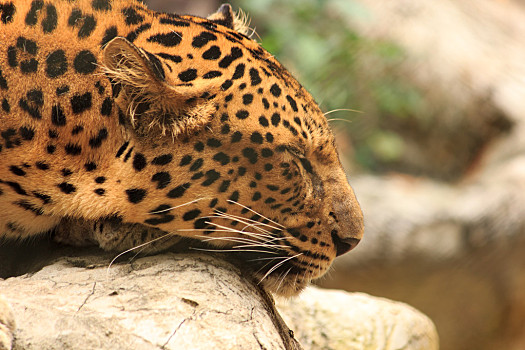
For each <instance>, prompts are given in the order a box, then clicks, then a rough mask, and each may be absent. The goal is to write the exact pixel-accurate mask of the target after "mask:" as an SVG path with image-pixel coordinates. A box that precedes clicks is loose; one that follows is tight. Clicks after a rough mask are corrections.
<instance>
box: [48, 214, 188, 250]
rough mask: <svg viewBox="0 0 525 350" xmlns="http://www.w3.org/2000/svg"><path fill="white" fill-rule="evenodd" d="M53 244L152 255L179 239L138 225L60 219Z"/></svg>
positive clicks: (113, 220)
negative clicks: (133, 250)
mask: <svg viewBox="0 0 525 350" xmlns="http://www.w3.org/2000/svg"><path fill="white" fill-rule="evenodd" d="M54 239H55V241H57V242H59V243H65V244H70V245H74V246H86V245H98V246H99V247H100V248H102V249H104V250H107V251H118V252H123V251H126V250H130V249H136V252H137V253H141V254H152V253H156V252H159V251H162V250H165V249H168V248H170V247H172V246H173V245H175V244H177V243H178V242H179V241H180V240H181V238H180V237H179V236H177V235H172V234H169V233H167V232H165V231H162V230H159V229H156V228H151V227H147V226H143V225H140V224H125V223H121V222H120V220H118V219H113V218H109V219H105V220H99V221H91V220H82V219H62V221H61V222H60V224H59V225H58V226H57V227H56V228H55V237H54Z"/></svg>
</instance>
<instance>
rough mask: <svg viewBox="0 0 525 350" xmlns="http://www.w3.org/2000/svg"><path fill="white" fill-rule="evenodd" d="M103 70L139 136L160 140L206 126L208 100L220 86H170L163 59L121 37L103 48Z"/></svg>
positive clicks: (210, 108)
mask: <svg viewBox="0 0 525 350" xmlns="http://www.w3.org/2000/svg"><path fill="white" fill-rule="evenodd" d="M103 63H104V65H103V70H104V72H105V74H106V75H107V76H108V77H109V78H110V80H111V82H112V84H113V86H114V95H117V94H118V97H116V100H117V103H118V104H119V106H120V107H121V108H123V109H124V110H125V111H126V114H127V116H128V117H129V118H130V121H131V125H132V126H133V127H134V129H135V131H137V133H138V134H139V135H143V136H146V135H147V136H163V135H166V134H171V135H172V136H173V137H177V136H179V135H181V134H188V133H191V132H194V131H196V130H198V129H200V128H202V127H204V125H206V124H208V123H209V121H210V119H211V117H212V115H213V113H214V112H215V111H216V107H215V106H214V105H213V103H212V102H211V101H209V99H208V98H207V97H209V96H212V95H214V93H215V91H216V90H218V89H219V86H215V85H213V84H211V83H209V82H207V83H202V81H203V79H200V83H199V81H198V80H194V81H193V82H192V83H184V82H181V81H178V82H170V79H169V78H168V77H167V76H166V73H165V70H164V68H163V67H168V65H166V63H165V62H164V58H162V57H158V56H156V55H154V54H151V53H149V52H147V51H145V50H143V49H141V48H139V47H137V46H135V45H134V44H132V43H131V42H129V41H128V40H126V39H125V38H122V37H117V38H114V39H113V40H111V41H110V42H109V43H108V44H107V45H106V46H105V48H104V57H103Z"/></svg>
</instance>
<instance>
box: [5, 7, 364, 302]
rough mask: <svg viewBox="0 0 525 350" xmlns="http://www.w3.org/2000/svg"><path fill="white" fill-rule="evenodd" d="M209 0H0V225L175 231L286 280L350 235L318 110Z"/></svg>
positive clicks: (323, 261)
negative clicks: (206, 9) (204, 1)
mask: <svg viewBox="0 0 525 350" xmlns="http://www.w3.org/2000/svg"><path fill="white" fill-rule="evenodd" d="M249 34H250V30H249V27H248V26H247V24H246V22H245V21H243V19H242V16H239V15H238V14H236V13H235V12H234V11H233V9H232V7H231V5H229V4H224V5H222V6H220V7H219V9H218V10H217V12H215V13H213V14H211V15H210V16H208V17H207V18H204V17H199V16H191V15H179V14H172V13H162V12H156V11H153V10H150V9H148V8H147V6H146V5H145V4H143V3H142V2H141V1H138V0H75V1H70V0H16V1H14V0H12V1H9V0H0V238H2V239H3V240H10V241H17V242H23V241H25V240H28V239H30V238H32V237H36V236H39V235H45V234H48V233H49V232H52V233H53V234H54V237H55V238H56V239H57V240H58V241H61V242H64V243H72V244H76V245H84V244H95V245H98V246H99V247H101V248H102V249H104V250H107V251H116V252H124V251H127V250H130V249H135V248H137V247H141V249H143V250H144V251H145V252H157V251H162V250H164V249H167V248H169V247H171V246H173V245H176V244H177V243H179V242H181V241H184V242H190V243H191V242H195V244H196V245H199V247H204V248H203V249H207V250H211V251H216V252H221V253H224V254H225V255H227V256H229V257H232V258H234V259H235V260H237V261H240V262H241V264H242V265H243V267H244V268H246V269H247V270H248V271H249V272H250V273H251V274H252V275H253V276H254V277H255V278H256V280H258V281H260V283H261V285H262V287H263V288H265V289H267V290H269V291H271V292H273V293H275V294H277V295H285V296H292V295H296V294H297V293H299V292H300V291H301V290H302V289H304V287H305V286H306V285H307V284H308V283H309V282H310V281H311V280H313V279H316V278H318V277H320V276H322V275H323V274H324V273H325V272H326V271H327V270H328V269H329V267H330V266H331V264H332V262H333V260H334V259H335V258H336V257H337V256H340V255H342V254H344V253H346V252H348V251H350V250H351V249H353V248H354V247H355V246H356V245H357V244H358V242H359V241H360V240H361V239H362V237H363V232H364V219H363V214H362V211H361V208H360V205H359V203H358V201H357V199H356V196H355V193H354V191H353V189H352V187H351V186H350V184H349V182H348V177H347V175H346V173H345V171H344V170H343V166H342V164H341V161H340V158H339V154H338V151H337V148H336V144H335V138H334V133H333V131H332V130H331V128H330V125H329V124H328V121H327V119H326V117H325V114H323V112H322V111H321V109H320V107H319V105H318V104H317V103H316V102H315V100H314V99H313V97H312V96H311V95H310V93H309V92H308V91H307V90H306V89H305V88H304V87H303V86H302V85H301V84H300V83H299V82H298V81H297V80H296V79H295V78H294V77H293V76H292V74H291V73H290V72H289V71H288V70H287V69H286V68H284V66H283V65H282V64H281V63H279V62H278V61H277V59H276V58H275V57H274V56H273V55H272V54H270V53H269V52H268V51H266V50H265V49H264V48H263V47H262V46H261V45H260V43H258V42H257V41H256V40H254V39H252V38H251V37H250V35H249Z"/></svg>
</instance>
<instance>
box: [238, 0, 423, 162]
mask: <svg viewBox="0 0 525 350" xmlns="http://www.w3.org/2000/svg"><path fill="white" fill-rule="evenodd" d="M236 5H237V6H239V7H241V8H242V9H244V10H245V11H246V12H248V13H249V14H250V16H251V18H252V19H253V22H252V27H255V28H256V30H257V32H258V33H259V34H260V35H261V36H262V40H261V42H262V45H263V46H264V47H265V48H266V49H267V50H268V51H270V52H271V53H272V54H274V55H275V56H276V57H277V58H278V59H279V60H280V61H281V62H282V63H283V64H284V65H285V66H286V67H287V68H288V69H290V70H291V71H292V73H294V75H295V76H296V77H298V79H299V80H300V81H301V83H302V84H303V85H304V86H305V87H306V88H307V89H308V90H309V91H310V92H311V93H312V95H313V96H315V97H316V99H317V101H318V102H319V103H320V105H321V108H322V109H323V110H324V111H331V110H334V109H341V108H348V109H352V110H358V111H362V112H363V113H356V112H350V111H346V112H337V113H335V112H334V113H331V114H329V115H328V116H327V117H328V118H329V119H330V118H335V119H346V120H348V121H349V123H342V122H338V121H334V122H332V125H333V126H335V127H336V128H344V129H345V131H346V132H347V133H348V135H349V138H350V140H351V142H352V146H353V147H352V148H353V150H352V152H350V153H351V154H347V155H346V156H347V157H350V158H352V160H353V161H354V162H357V163H358V164H360V165H361V166H362V168H363V169H365V170H376V171H377V170H387V169H389V168H390V167H391V165H393V164H395V163H396V162H398V161H400V159H401V157H402V155H403V152H404V149H405V147H406V145H405V140H404V139H403V137H402V136H401V135H400V133H398V132H396V131H395V129H396V127H395V126H399V125H406V124H410V123H412V122H414V123H420V122H421V120H417V118H418V117H417V116H420V115H427V114H426V113H424V112H423V110H424V103H423V99H422V95H421V93H420V92H419V91H418V90H417V89H416V88H415V87H414V86H412V85H410V84H408V83H407V82H405V81H403V79H402V78H403V77H401V76H399V75H400V73H399V70H398V69H397V67H398V66H399V64H400V63H401V62H402V61H403V60H404V58H405V55H404V52H403V51H402V50H401V49H400V48H399V47H398V46H396V45H394V44H392V43H389V42H384V41H379V40H370V39H367V38H364V37H363V36H361V35H359V34H358V33H357V32H356V31H355V30H353V29H352V26H351V23H350V21H351V20H352V19H366V16H367V13H366V11H365V10H364V9H363V8H362V7H360V5H359V4H357V3H356V2H354V1H352V0H288V1H281V0H239V1H237V3H236ZM411 119H414V120H411ZM343 151H344V150H343Z"/></svg>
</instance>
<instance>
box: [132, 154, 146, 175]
mask: <svg viewBox="0 0 525 350" xmlns="http://www.w3.org/2000/svg"><path fill="white" fill-rule="evenodd" d="M147 164H148V163H147V161H146V157H144V155H143V154H142V153H135V156H134V157H133V169H135V171H142V170H143V169H144V168H145V167H146V165H147Z"/></svg>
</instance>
